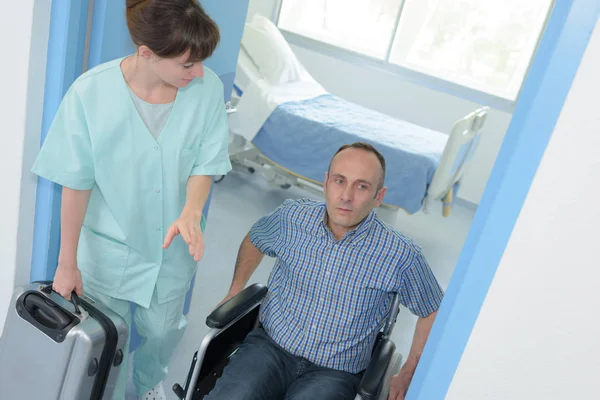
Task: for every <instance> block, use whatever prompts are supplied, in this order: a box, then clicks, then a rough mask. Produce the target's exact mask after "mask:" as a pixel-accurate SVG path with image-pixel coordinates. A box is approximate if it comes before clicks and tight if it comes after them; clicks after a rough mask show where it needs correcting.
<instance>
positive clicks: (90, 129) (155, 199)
mask: <svg viewBox="0 0 600 400" xmlns="http://www.w3.org/2000/svg"><path fill="white" fill-rule="evenodd" d="M122 60H123V58H120V59H117V60H114V61H110V62H108V63H105V64H102V65H99V66H97V67H95V68H93V69H91V70H89V71H87V72H86V73H84V74H82V75H81V76H80V77H79V78H78V79H77V80H76V81H75V82H74V83H73V85H72V86H71V87H70V88H69V90H68V91H67V93H66V94H65V96H64V98H63V100H62V102H61V104H60V107H59V109H58V111H57V113H56V116H55V118H54V121H53V123H52V125H51V127H50V130H49V132H48V135H47V137H46V139H45V141H44V143H43V145H42V148H41V150H40V153H39V155H38V158H37V160H36V162H35V164H34V166H33V172H34V173H35V174H37V175H39V176H40V177H43V178H45V179H47V180H50V181H52V182H56V183H57V184H59V185H62V186H65V187H68V188H71V189H76V190H89V189H91V196H90V201H89V205H88V209H87V213H86V215H85V220H84V223H83V227H82V230H81V235H80V239H79V246H78V253H77V262H78V266H79V269H80V270H81V273H82V275H83V277H84V282H85V285H86V286H88V287H90V286H91V287H92V288H93V289H95V290H97V291H100V292H102V293H104V294H106V295H108V296H111V297H114V298H117V299H123V300H129V301H133V302H135V303H137V304H139V305H141V306H143V307H148V306H149V304H150V300H151V299H152V294H153V291H154V289H155V288H156V291H157V296H158V300H159V303H164V302H167V301H170V300H173V299H175V298H177V297H179V296H182V295H184V294H185V293H186V291H187V290H188V288H189V285H190V282H191V279H192V276H193V275H194V273H195V272H196V268H197V263H196V262H195V261H194V259H193V256H191V255H190V254H189V251H188V246H187V244H186V243H185V241H184V240H183V239H182V237H181V235H179V236H177V237H176V238H175V240H174V241H173V242H172V244H171V246H170V247H169V248H167V249H164V250H163V249H162V244H163V241H164V237H165V234H166V232H167V230H168V229H169V227H170V226H171V224H172V223H173V222H174V221H175V220H176V219H177V218H178V217H179V215H180V213H181V211H182V210H183V207H184V205H185V200H186V183H187V181H188V178H189V177H190V176H192V175H224V174H226V173H227V172H229V171H230V170H231V164H230V161H229V155H228V151H227V150H228V140H229V139H228V137H229V130H228V124H227V114H226V111H225V104H224V90H223V84H222V83H221V81H220V79H219V78H218V76H217V75H216V74H215V73H214V72H213V71H211V70H210V69H208V68H206V67H205V68H204V76H203V77H202V78H196V79H194V80H193V81H192V82H190V83H189V84H188V85H187V86H186V87H185V88H182V89H179V90H178V92H177V96H176V99H175V101H174V103H173V108H172V110H171V114H170V116H169V118H168V120H167V121H166V123H165V126H164V128H163V130H162V132H161V133H160V135H159V136H158V138H154V136H153V135H152V134H151V133H150V132H149V131H148V128H147V127H146V125H145V124H144V122H143V120H142V118H141V117H140V115H139V113H138V112H137V110H136V108H135V105H134V103H133V100H132V98H131V95H130V92H129V89H128V86H127V83H126V82H125V79H124V77H123V74H122V72H121V68H120V64H121V61H122ZM204 225H205V220H204V216H203V217H202V222H201V227H202V229H204ZM84 290H85V288H84Z"/></svg>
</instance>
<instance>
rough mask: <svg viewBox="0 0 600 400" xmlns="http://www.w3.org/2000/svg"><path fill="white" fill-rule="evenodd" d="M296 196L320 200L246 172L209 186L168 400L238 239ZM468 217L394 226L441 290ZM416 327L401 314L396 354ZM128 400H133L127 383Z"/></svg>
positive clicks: (218, 294)
mask: <svg viewBox="0 0 600 400" xmlns="http://www.w3.org/2000/svg"><path fill="white" fill-rule="evenodd" d="M299 197H310V198H319V197H318V195H315V194H312V193H308V192H305V191H303V190H300V189H297V188H290V189H287V190H284V189H280V188H272V187H269V186H268V185H267V184H266V183H265V182H264V181H263V180H262V179H261V178H260V177H259V176H256V175H252V174H250V173H240V172H232V173H230V174H229V175H227V177H226V178H225V179H224V180H223V181H222V182H220V183H218V184H216V185H215V186H214V191H213V196H212V200H211V206H210V211H209V215H208V225H207V229H206V231H205V234H204V240H205V248H206V250H205V255H204V259H203V261H202V262H201V264H200V268H199V270H198V274H197V278H196V283H195V289H194V295H193V300H192V304H191V309H190V312H189V314H188V315H187V318H188V323H189V325H188V329H187V331H186V333H185V336H184V338H183V340H182V342H181V343H180V345H179V347H178V349H177V350H176V352H175V355H174V357H173V359H172V361H171V365H170V369H169V376H168V377H167V379H166V381H165V390H166V391H167V398H168V399H173V400H175V399H176V397H175V395H174V393H173V392H172V389H171V388H172V386H173V384H174V383H180V384H182V386H183V383H184V382H185V378H186V376H187V373H188V369H189V366H190V362H191V358H192V356H193V354H194V352H195V351H196V349H197V348H198V346H199V344H200V341H201V340H202V337H203V336H204V333H205V332H206V331H207V328H206V325H205V320H206V317H207V316H208V314H209V313H210V312H211V311H212V309H213V308H214V306H215V305H216V304H217V303H218V302H219V301H220V300H221V299H222V298H223V297H224V296H225V294H226V293H227V290H228V289H229V285H230V283H231V278H232V277H233V268H234V264H235V258H236V255H237V250H238V247H239V245H240V243H241V241H242V239H243V238H244V236H245V235H246V233H247V232H248V230H249V229H250V227H251V226H252V224H253V223H254V222H255V221H256V220H257V219H258V218H260V217H261V216H263V215H264V214H266V213H268V212H270V211H271V210H273V209H274V208H275V207H277V206H278V205H279V204H281V203H282V202H283V201H284V200H285V199H287V198H299ZM473 215H474V212H473V211H472V210H469V209H467V208H464V207H460V206H454V207H453V210H452V214H451V216H450V217H448V218H443V217H442V216H441V210H436V211H435V212H433V211H432V212H431V214H429V215H425V214H423V213H419V214H416V215H412V216H411V215H407V214H406V213H404V212H403V211H399V212H398V213H397V218H396V221H395V223H394V226H395V227H396V228H397V229H399V230H400V231H401V232H403V233H404V234H406V235H408V236H410V237H412V238H413V239H414V240H415V241H416V242H417V243H419V244H420V245H421V246H422V248H423V252H424V254H425V256H426V258H427V260H428V262H429V264H430V265H431V268H432V270H433V272H434V273H435V275H436V277H437V279H438V280H439V282H440V285H441V286H442V287H443V288H444V289H446V288H447V286H448V283H449V281H450V277H451V275H452V272H453V269H454V265H455V264H456V262H457V260H458V256H459V254H460V251H461V249H462V246H463V244H464V241H465V239H466V236H467V233H468V230H469V227H470V225H471V221H472V218H473ZM273 262H274V261H273V260H272V259H269V258H265V260H264V261H263V263H262V264H261V265H260V266H259V267H258V269H257V270H256V272H255V273H254V275H253V277H252V279H251V281H250V283H254V282H260V283H266V282H267V278H268V276H269V273H270V271H271V268H272V266H273ZM415 323H416V317H415V316H413V315H412V314H411V313H410V312H409V311H408V310H406V309H402V310H401V311H400V315H399V316H398V321H397V323H396V326H395V329H394V333H393V335H392V336H393V339H394V342H395V343H396V346H397V348H398V350H399V351H400V352H401V353H402V354H403V355H405V356H406V355H407V354H408V352H409V350H410V344H411V341H412V335H413V331H414V328H415ZM127 399H135V395H134V390H133V385H132V384H130V387H129V390H128V397H127Z"/></svg>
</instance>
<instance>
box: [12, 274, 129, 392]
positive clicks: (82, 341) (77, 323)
mask: <svg viewBox="0 0 600 400" xmlns="http://www.w3.org/2000/svg"><path fill="white" fill-rule="evenodd" d="M75 304H76V303H75ZM128 335H129V331H128V325H127V322H126V321H125V320H124V319H123V318H122V317H121V316H120V315H118V314H116V313H115V312H113V311H112V310H110V309H109V308H107V307H106V306H104V305H103V304H102V303H100V302H97V301H95V300H94V299H92V298H89V297H86V296H83V297H81V298H80V299H79V312H76V306H75V305H74V304H72V303H71V302H69V301H67V300H65V299H63V298H62V297H61V296H59V295H58V294H56V293H54V292H52V291H51V290H50V286H49V285H48V283H47V282H46V283H33V284H31V285H28V286H26V287H20V288H17V289H16V290H15V292H14V294H13V297H12V301H11V305H10V307H9V310H8V315H7V318H6V323H5V325H4V331H3V333H2V336H1V337H0V393H1V397H2V399H36V400H37V399H44V400H46V399H48V400H54V399H56V400H88V399H90V400H100V399H112V397H113V396H112V395H113V392H114V388H115V384H116V380H117V375H118V373H119V368H120V366H121V365H122V361H123V357H127V356H128V352H127V350H126V349H125V345H126V343H127V337H128Z"/></svg>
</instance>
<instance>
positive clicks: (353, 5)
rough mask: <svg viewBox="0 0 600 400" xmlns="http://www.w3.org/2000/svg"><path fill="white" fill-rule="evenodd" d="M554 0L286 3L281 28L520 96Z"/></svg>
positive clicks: (483, 88)
mask: <svg viewBox="0 0 600 400" xmlns="http://www.w3.org/2000/svg"><path fill="white" fill-rule="evenodd" d="M551 6H552V0H527V1H522V0H503V1H492V0H487V1H481V0H404V1H403V0H354V1H348V0H311V1H305V0H282V3H281V9H280V14H279V21H278V26H279V28H280V29H282V30H284V31H288V32H292V33H294V34H297V35H301V36H304V37H307V38H310V39H313V40H316V41H319V42H324V43H327V44H330V45H333V46H336V47H339V48H342V49H345V50H349V51H352V52H354V53H359V54H361V55H364V56H367V57H369V58H371V59H375V60H377V61H378V62H379V63H381V62H383V63H384V64H386V65H387V66H392V67H394V66H398V67H402V68H405V69H408V70H412V71H418V72H420V73H422V74H425V75H428V76H434V77H436V78H439V79H442V80H444V81H448V82H453V83H455V84H458V85H460V86H464V87H468V88H470V89H474V90H477V91H480V92H484V93H487V94H490V95H493V96H496V97H499V98H502V99H507V100H510V101H514V100H515V99H516V97H517V95H518V93H519V90H520V88H521V84H522V81H523V78H524V76H525V73H526V72H527V68H528V67H529V63H530V60H531V57H532V55H533V53H534V51H535V48H536V46H537V43H538V39H539V37H540V34H541V32H542V29H543V27H544V24H545V22H546V19H547V17H548V14H549V11H550V8H551Z"/></svg>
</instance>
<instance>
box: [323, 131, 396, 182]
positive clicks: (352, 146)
mask: <svg viewBox="0 0 600 400" xmlns="http://www.w3.org/2000/svg"><path fill="white" fill-rule="evenodd" d="M346 149H359V150H364V151H366V152H369V153H373V154H375V155H376V156H377V159H378V160H379V164H381V179H380V180H379V184H378V185H377V191H379V190H380V189H381V188H382V187H383V183H384V181H385V158H384V157H383V154H381V153H380V152H379V151H378V150H377V149H376V148H375V147H374V146H373V145H371V144H369V143H366V142H354V143H350V144H345V145H343V146H342V147H340V148H339V149H338V151H336V152H335V154H334V155H333V157H331V161H330V162H329V168H328V170H327V171H328V172H330V171H331V163H332V162H333V159H334V158H335V156H336V155H338V153H340V152H342V151H344V150H346Z"/></svg>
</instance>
